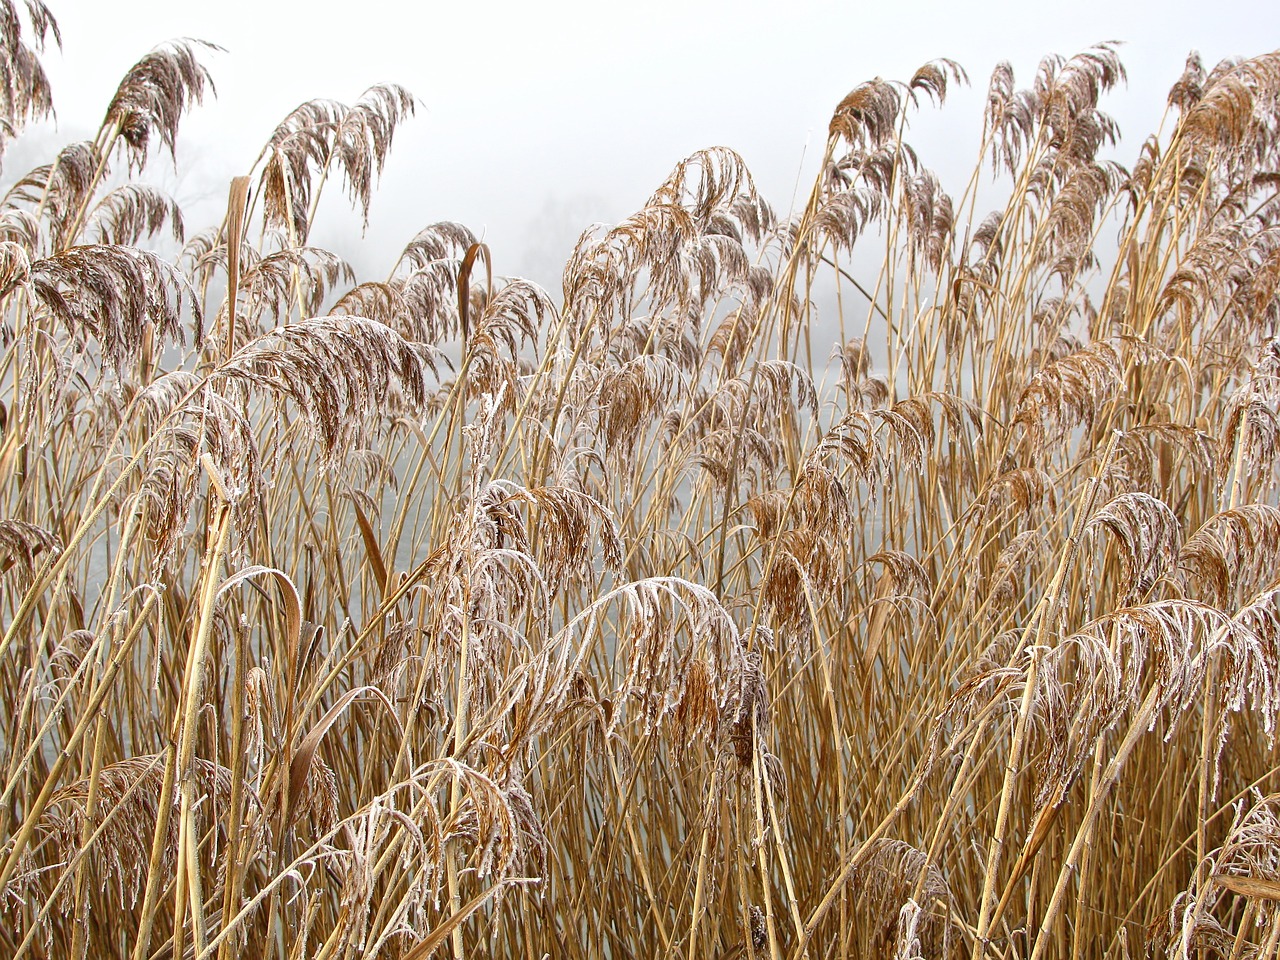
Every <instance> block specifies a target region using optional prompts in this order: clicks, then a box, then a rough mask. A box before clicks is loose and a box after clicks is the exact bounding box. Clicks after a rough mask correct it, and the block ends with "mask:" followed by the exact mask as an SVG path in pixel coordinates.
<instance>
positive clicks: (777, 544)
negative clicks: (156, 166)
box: [0, 0, 1280, 960]
mask: <svg viewBox="0 0 1280 960" xmlns="http://www.w3.org/2000/svg"><path fill="white" fill-rule="evenodd" d="M50 38H52V39H53V40H54V41H55V42H56V41H58V39H59V34H58V26H57V24H56V22H55V21H54V19H53V17H52V15H51V14H50V13H49V12H48V10H46V8H45V7H44V6H43V4H42V3H40V2H39V0H30V2H28V3H27V4H26V6H25V9H24V10H23V11H19V9H18V8H17V7H16V6H15V5H14V4H13V3H12V0H0V65H3V67H4V74H3V76H4V78H5V84H4V86H3V87H2V88H0V111H2V112H3V116H2V117H0V119H2V120H3V123H0V147H3V145H4V144H5V143H6V142H7V141H8V140H11V139H12V138H14V137H18V136H20V135H21V132H22V128H23V127H24V125H25V124H27V123H28V122H30V121H32V120H33V119H36V118H39V117H42V116H44V115H46V114H47V113H48V112H49V111H50V109H51V99H50V96H49V90H48V84H47V82H46V80H45V78H44V74H43V72H42V71H41V69H40V66H39V53H40V51H41V49H42V45H43V44H44V42H45V41H46V40H48V39H50ZM203 52H204V51H203V48H202V47H201V45H199V44H197V43H193V42H178V43H171V44H168V45H165V46H161V47H158V48H156V49H155V50H153V51H152V52H151V53H149V54H147V55H146V56H144V57H143V58H142V59H141V60H139V61H138V63H137V64H136V65H135V66H134V67H133V68H132V69H131V70H130V71H129V73H128V74H127V75H126V76H125V77H124V79H123V80H122V81H121V83H120V86H119V88H118V89H117V90H116V91H115V93H114V94H113V95H112V96H111V97H110V99H109V100H108V106H107V109H106V113H105V115H104V119H103V122H102V126H101V128H100V130H99V131H98V133H97V134H96V135H95V137H94V138H93V139H92V140H91V141H86V142H82V143H73V144H69V145H67V146H66V147H64V148H63V149H62V150H61V151H60V152H59V153H58V154H57V155H56V156H55V157H53V158H52V159H51V160H50V161H49V162H48V163H46V164H44V165H43V166H40V167H38V168H36V169H35V170H32V171H30V172H29V173H26V174H25V175H21V176H16V177H13V178H11V179H10V182H11V183H12V186H10V187H9V188H8V189H7V192H5V193H4V194H3V197H2V198H0V316H2V321H0V323H2V326H0V351H2V353H0V400H2V402H0V481H2V482H0V690H3V696H2V697H0V742H3V744H4V747H5V749H4V751H3V759H0V763H2V764H3V772H2V775H0V912H2V913H3V922H0V954H3V955H4V956H11V957H14V958H33V960H34V958H47V957H48V958H51V957H77V958H78V957H85V956H91V957H118V958H125V957H132V958H134V960H162V958H178V957H187V958H193V960H206V958H207V960H212V958H218V960H228V958H230V957H234V956H238V955H239V956H248V957H272V958H277V960H293V958H310V957H315V958H325V960H330V958H333V960H336V958H353V957H388V958H402V960H410V958H413V960H421V958H425V957H428V956H432V955H435V956H452V957H455V958H462V957H474V956H502V957H508V956H509V957H527V958H530V960H536V958H541V957H544V956H552V957H558V958H559V957H564V958H569V960H588V958H618V957H644V958H650V957H672V958H674V957H683V958H687V960H699V958H703V960H715V958H753V960H755V958H766V957H767V958H769V960H782V958H791V960H801V958H806V957H807V958H813V960H817V958H832V960H835V958H840V960H852V958H864V957H867V958H869V957H885V956H893V957H895V958H898V960H914V958H953V957H955V958H959V957H965V956H967V957H969V958H972V960H982V958H1003V960H1014V958H1031V960H1041V958H1047V957H1061V958H1071V960H1076V958H1079V957H1095V956H1097V957H1103V956H1106V957H1117V958H1119V957H1130V956H1137V955H1139V954H1145V955H1148V956H1159V957H1170V958H1189V957H1196V958H1205V957H1214V956H1217V957H1223V958H1230V960H1240V958H1256V960H1269V958H1275V957H1277V956H1278V955H1280V910H1278V909H1277V906H1276V905H1277V903H1280V814H1278V813H1277V797H1278V796H1280V775H1278V770H1277V763H1278V759H1280V758H1278V754H1277V750H1276V745H1275V734H1276V721H1277V715H1278V714H1280V580H1277V572H1276V571H1277V569H1280V490H1278V483H1277V481H1278V480H1280V474H1278V473H1277V460H1278V456H1280V443H1278V442H1277V439H1278V438H1280V339H1277V334H1278V333H1280V330H1278V329H1277V326H1278V323H1280V205H1277V204H1276V202H1275V198H1276V196H1277V192H1276V191H1277V186H1278V185H1280V54H1277V53H1271V54H1265V55H1262V56H1259V57H1256V58H1253V59H1248V60H1240V61H1230V62H1224V63H1222V64H1219V65H1218V66H1216V67H1214V68H1212V69H1209V70H1206V69H1205V68H1204V67H1203V66H1202V65H1201V64H1200V62H1199V60H1198V59H1197V58H1196V57H1195V56H1192V57H1191V58H1190V59H1189V60H1188V62H1187V67H1186V71H1185V73H1184V74H1183V75H1182V76H1181V77H1180V78H1178V79H1177V82H1176V83H1175V84H1174V86H1173V88H1172V90H1171V91H1170V94H1169V107H1168V111H1167V113H1166V116H1165V118H1164V121H1163V122H1162V124H1161V127H1160V129H1159V130H1158V131H1156V132H1155V133H1153V134H1152V135H1151V136H1149V137H1148V138H1147V139H1145V140H1143V141H1141V145H1140V147H1139V149H1138V151H1137V154H1136V157H1135V158H1134V159H1133V161H1132V162H1131V163H1130V164H1129V165H1128V166H1122V165H1120V164H1119V163H1117V162H1115V161H1113V160H1110V159H1107V157H1109V156H1111V155H1112V154H1113V153H1115V152H1116V151H1117V150H1121V151H1122V150H1123V149H1124V148H1123V145H1122V144H1121V141H1120V138H1119V131H1118V130H1117V129H1116V126H1115V124H1114V122H1113V121H1112V120H1111V119H1110V118H1109V117H1108V116H1107V115H1106V113H1105V112H1103V109H1102V107H1103V100H1104V98H1105V95H1106V93H1107V91H1108V90H1110V89H1111V88H1112V87H1113V86H1114V85H1115V84H1116V83H1118V82H1119V81H1120V80H1121V79H1122V78H1123V77H1124V70H1123V67H1122V65H1121V63H1120V60H1119V58H1118V56H1117V54H1116V50H1115V48H1114V47H1113V46H1112V45H1109V44H1102V45H1099V46H1096V47H1093V48H1091V49H1089V50H1086V51H1084V52H1082V53H1080V54H1078V55H1076V56H1074V57H1071V58H1069V59H1068V58H1063V57H1056V56H1051V57H1047V58H1046V59H1045V60H1043V61H1042V62H1041V64H1040V67H1039V69H1038V71H1037V72H1036V75H1035V77H1034V78H1033V79H1032V82H1031V85H1030V86H1028V87H1025V88H1024V87H1020V86H1018V84H1017V82H1016V81H1015V78H1014V76H1013V73H1012V70H1011V69H1010V68H1009V67H1008V66H1007V65H1001V66H1000V67H998V68H997V69H996V71H995V73H994V74H993V76H992V77H991V80H990V85H989V88H988V95H987V100H986V105H985V109H984V111H983V116H982V117H981V118H980V122H981V124H982V132H983V133H982V140H981V150H980V154H979V156H978V157H977V158H976V164H975V168H974V171H973V175H972V177H971V178H970V180H969V181H968V183H967V184H966V185H965V186H964V187H963V190H962V192H960V193H958V194H954V195H952V194H948V193H947V192H946V191H945V190H944V188H943V185H942V184H941V182H940V181H939V179H938V178H937V177H936V176H935V175H934V174H933V173H931V172H930V170H929V169H928V167H927V166H926V165H925V162H924V158H922V157H920V156H918V155H917V153H916V151H915V150H914V149H913V148H912V147H911V145H910V143H909V141H908V140H907V139H906V136H907V131H908V120H909V119H910V118H911V117H912V116H913V115H914V114H915V113H916V112H917V111H920V110H924V109H931V108H933V107H934V106H941V105H942V104H943V103H944V101H945V100H946V98H947V94H948V91H949V90H950V89H951V88H952V87H953V85H955V84H957V83H964V82H967V77H966V76H965V74H964V72H963V70H962V69H961V68H960V67H959V66H958V65H957V64H954V63H952V62H950V61H945V60H942V61H936V62H933V63H930V64H927V65H926V66H924V67H922V68H921V69H920V70H919V71H918V72H917V73H916V74H915V75H914V76H912V77H911V78H909V79H908V80H906V81H905V82H897V81H884V80H875V81H872V82H870V83H865V84H862V85H860V86H857V87H855V88H854V89H853V90H852V92H850V94H849V95H848V96H847V97H846V98H844V100H843V101H841V102H840V103H839V104H838V105H837V106H836V108H835V111H834V114H833V116H832V119H831V124H830V129H829V135H828V138H827V141H826V144H825V149H824V150H823V154H822V162H821V164H820V169H819V172H818V175H817V177H816V179H815V181H814V183H813V184H812V187H811V189H810V191H809V193H808V195H807V199H806V200H805V202H804V204H803V206H802V208H801V209H800V210H799V211H798V212H797V213H796V214H795V215H794V216H790V217H780V216H778V215H777V214H776V213H775V212H774V210H773V208H772V207H771V206H770V205H769V204H768V203H767V202H766V200H765V199H764V198H763V197H761V196H760V195H759V194H758V192H757V190H756V188H755V185H754V183H753V181H752V178H751V176H750V173H749V172H748V171H747V169H746V168H745V166H744V164H743V163H742V161H741V159H740V158H739V157H738V156H737V155H736V154H735V153H734V152H733V151H731V150H729V149H727V148H724V147H714V148H710V149H707V150H704V151H701V152H699V153H697V154H694V155H693V156H691V157H688V158H686V159H685V160H682V161H681V162H679V163H678V164H677V165H676V166H675V168H674V169H673V171H672V173H671V175H670V176H669V177H668V178H667V179H666V180H665V181H664V182H663V183H662V184H660V185H659V186H658V188H657V189H656V190H655V191H654V193H653V195H652V196H651V197H650V198H649V200H648V202H647V203H646V204H645V205H644V206H643V207H642V208H641V209H640V210H638V211H637V212H636V213H634V214H633V215H631V216H630V217H628V218H627V219H625V220H623V221H622V222H620V223H618V224H616V225H614V226H608V227H598V228H593V229H590V230H588V231H586V232H585V233H583V234H582V236H581V238H580V240H579V241H578V243H577V245H576V247H575V248H574V250H573V252H572V254H571V255H570V256H569V258H568V260H567V262H566V264H565V267H564V275H563V286H562V288H561V289H560V290H558V291H555V292H550V291H546V290H543V289H541V288H540V287H538V286H537V285H535V284H533V283H531V282H529V281H526V280H522V279H518V278H504V277H501V276H497V275H495V274H494V270H493V265H494V264H495V263H500V262H501V259H502V258H501V251H495V252H493V253H491V252H490V251H489V249H488V248H487V247H485V246H484V245H483V244H481V243H479V242H478V240H477V239H476V237H475V236H474V235H473V234H472V233H471V232H470V231H469V230H468V229H467V228H466V227H464V226H462V225H460V224H456V223H440V224H433V225H431V226H428V227H426V228H425V229H423V230H422V231H421V232H420V233H419V234H418V235H417V236H415V237H414V238H412V240H411V241H410V242H409V243H408V245H407V246H406V247H405V249H404V252H403V253H402V254H401V255H400V256H399V258H398V259H397V260H396V262H395V263H394V264H393V265H392V266H391V268H390V271H389V272H388V273H387V275H386V276H385V277H383V278H381V279H367V278H358V277H356V276H355V275H354V274H353V271H352V270H351V269H350V268H349V267H348V266H347V265H346V264H345V263H344V262H343V261H342V259H341V258H340V257H339V256H337V255H336V254H334V253H332V252H330V251H326V250H323V249H320V248H318V247H316V246H313V245H312V244H311V243H310V240H309V237H310V236H311V234H312V229H313V226H314V223H315V221H316V220H317V218H318V217H319V216H322V207H321V205H320V202H319V201H320V198H321V196H322V194H323V192H324V190H325V189H326V187H332V186H333V185H334V184H335V183H340V185H341V187H342V188H343V189H344V190H345V191H346V194H347V196H348V197H349V198H350V199H351V201H352V203H353V204H354V206H355V208H356V210H357V211H358V212H359V213H360V214H361V215H362V216H364V217H366V218H367V215H368V210H369V206H370V204H371V203H372V202H373V196H374V192H375V187H376V181H377V177H378V174H379V172H380V171H381V169H382V167H383V164H384V162H385V160H386V158H387V155H388V152H389V150H390V149H391V145H392V141H393V140H394V137H395V134H396V132H397V130H398V129H399V128H400V127H401V125H402V124H403V123H405V122H407V121H408V120H409V118H410V117H411V116H412V114H413V112H414V110H415V106H416V101H415V100H414V98H413V97H412V96H411V95H410V94H409V93H408V92H407V91H405V90H403V89H401V88H399V87H395V86H380V87H375V88H372V89H371V90H369V91H368V92H366V93H365V94H364V95H363V96H362V97H361V98H360V99H359V100H357V101H356V102H355V103H354V104H350V105H348V104H344V103H338V102H333V101H313V102H310V103H306V104H303V105H302V106H300V107H298V108H297V109H296V110H294V111H293V112H292V113H290V114H289V115H288V116H287V117H285V119H284V120H283V121H282V122H281V123H280V125H279V126H278V127H277V128H276V129H275V130H274V131H273V132H271V133H270V136H269V137H268V138H267V141H266V146H265V147H264V149H263V151H262V153H261V154H260V155H259V156H258V157H257V159H256V160H255V161H254V162H253V165H252V166H251V167H250V169H249V170H248V171H246V173H245V175H244V177H240V178H237V179H236V180H235V181H233V183H232V184H231V190H230V194H229V201H228V211H227V216H226V219H225V220H224V221H223V222H222V223H221V224H218V225H214V226H212V227H210V228H207V229H203V230H201V231H199V232H196V233H191V232H189V230H188V225H187V224H185V223H184V221H183V219H182V216H181V211H180V210H179V209H178V207H177V206H176V204H174V203H173V201H172V200H170V199H169V198H167V197H165V196H164V195H162V194H161V193H160V192H159V191H157V190H156V189H155V188H154V187H152V186H149V185H148V183H147V181H146V171H147V167H148V164H149V163H150V162H151V161H152V160H153V159H154V157H155V156H156V154H157V152H158V151H168V152H172V151H173V150H174V146H175V143H176V142H177V139H178V137H179V135H180V134H179V128H180V124H181V120H182V118H183V116H185V115H186V113H187V112H188V111H189V110H191V109H194V108H196V107H197V105H198V104H199V102H200V101H201V99H202V97H203V96H204V95H205V93H206V92H207V91H208V90H210V89H211V87H210V77H209V75H208V73H207V72H206V70H205V67H204V66H203V63H202V55H203ZM975 122H978V120H977V118H975ZM993 197H994V198H996V200H995V201H994V209H993V210H991V211H990V212H988V210H987V206H988V205H991V204H992V203H993V201H992V198H993ZM174 243H178V244H181V252H180V255H178V256H177V257H175V258H167V257H165V256H162V255H161V253H160V252H157V251H162V250H165V249H168V248H169V247H170V246H172V244H174ZM855 250H857V251H864V250H869V251H872V252H874V256H872V257H870V258H868V257H866V256H861V255H860V256H858V257H855V256H854V252H855ZM868 262H875V263H878V267H877V268H874V269H872V270H870V271H867V270H866V269H865V268H864V267H863V266H861V265H862V264H865V263H868ZM833 331H838V333H833ZM832 344H834V346H831V345H832Z"/></svg>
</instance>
